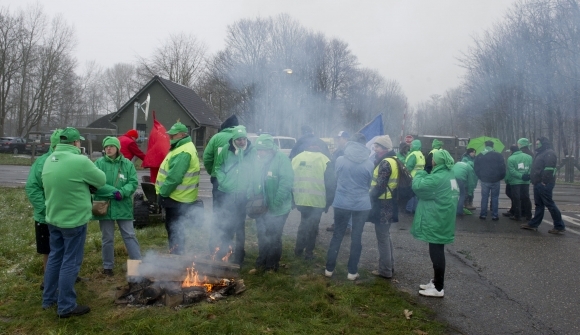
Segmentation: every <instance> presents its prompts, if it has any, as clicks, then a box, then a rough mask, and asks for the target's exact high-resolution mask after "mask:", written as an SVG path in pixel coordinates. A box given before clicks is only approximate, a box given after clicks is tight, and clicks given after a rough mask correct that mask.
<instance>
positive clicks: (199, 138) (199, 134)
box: [195, 127, 205, 147]
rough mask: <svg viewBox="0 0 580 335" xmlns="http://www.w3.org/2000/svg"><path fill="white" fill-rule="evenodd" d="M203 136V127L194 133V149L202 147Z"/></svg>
mask: <svg viewBox="0 0 580 335" xmlns="http://www.w3.org/2000/svg"><path fill="white" fill-rule="evenodd" d="M204 135H205V127H201V128H199V129H197V130H196V131H195V146H196V147H203V145H204V144H205V143H203V141H204V137H205V136H204Z"/></svg>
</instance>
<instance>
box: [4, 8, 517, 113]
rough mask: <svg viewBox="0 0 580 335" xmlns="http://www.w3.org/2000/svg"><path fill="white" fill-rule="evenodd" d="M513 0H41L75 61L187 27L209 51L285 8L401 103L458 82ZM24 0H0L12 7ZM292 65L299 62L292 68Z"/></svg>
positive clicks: (103, 57)
mask: <svg viewBox="0 0 580 335" xmlns="http://www.w3.org/2000/svg"><path fill="white" fill-rule="evenodd" d="M514 2H515V0H350V1H345V0H204V1H199V0H163V1H160V0H155V1H153V0H139V1H134V0H130V1H129V0H78V1H77V0H44V1H40V3H41V4H42V6H43V7H44V10H45V12H46V13H47V14H49V15H50V16H54V15H55V14H59V13H60V14H62V15H63V16H64V18H65V19H66V20H67V22H69V24H72V25H73V26H74V27H75V31H76V37H77V41H78V44H77V47H76V50H75V54H76V57H77V59H78V61H79V64H81V65H83V64H85V63H86V62H87V61H90V60H94V61H96V62H97V63H98V64H100V65H102V66H103V67H109V66H112V65H113V64H115V63H119V62H134V61H135V59H136V56H137V55H141V56H145V57H148V56H149V53H150V50H151V49H152V48H153V47H154V46H155V45H156V44H158V43H159V42H160V41H162V40H163V39H164V38H166V37H167V36H169V34H171V33H179V32H186V33H193V34H194V35H195V36H196V37H197V38H198V39H199V40H201V41H203V42H204V43H205V44H206V45H207V46H208V47H209V51H210V52H212V53H213V52H216V51H218V50H221V49H222V48H223V47H224V37H225V34H226V28H227V26H228V25H230V24H232V23H234V22H235V21H237V20H239V19H242V18H256V17H258V16H261V17H268V16H275V15H277V14H280V13H288V14H289V15H290V16H291V17H292V18H294V19H296V20H298V21H299V22H300V23H301V24H302V25H303V26H304V27H306V28H309V29H312V30H314V31H319V32H322V33H324V35H326V36H327V37H329V38H332V37H336V38H338V39H341V40H343V41H345V42H347V43H348V44H349V45H350V47H351V50H352V52H353V54H355V55H356V56H357V57H358V60H359V62H360V65H361V66H363V67H367V68H371V69H376V70H378V71H379V72H380V73H381V74H382V75H383V76H384V77H386V78H388V79H395V80H397V81H398V82H399V83H400V84H401V86H402V88H403V91H404V93H405V94H406V95H407V97H408V98H409V103H410V104H411V105H415V104H416V103H417V102H419V101H422V100H426V99H428V98H429V96H431V95H432V94H443V93H444V92H445V91H446V90H447V89H449V88H452V87H455V86H457V85H458V84H459V82H460V76H461V75H462V72H463V71H462V69H461V68H460V67H459V66H458V61H457V58H458V57H460V56H461V52H464V51H466V50H467V48H468V46H470V45H472V40H473V37H474V36H477V35H480V34H481V33H482V32H483V31H485V30H488V29H490V28H491V27H492V26H493V24H494V23H497V22H499V21H501V19H502V17H503V16H504V15H505V13H506V11H507V9H508V8H509V7H511V6H512V4H513V3H514ZM32 3H35V1H31V0H0V5H1V6H2V7H4V6H6V5H8V6H10V8H11V9H12V10H14V9H17V8H19V7H23V6H26V5H27V4H32ZM294 70H295V71H299V69H294Z"/></svg>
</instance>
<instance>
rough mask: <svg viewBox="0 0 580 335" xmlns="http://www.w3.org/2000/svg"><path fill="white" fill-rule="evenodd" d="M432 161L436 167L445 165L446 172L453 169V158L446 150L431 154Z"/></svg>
mask: <svg viewBox="0 0 580 335" xmlns="http://www.w3.org/2000/svg"><path fill="white" fill-rule="evenodd" d="M433 160H434V161H435V164H437V166H441V165H445V166H446V167H447V169H448V170H451V169H452V168H453V165H454V164H455V161H453V157H451V154H450V153H449V151H447V150H437V151H434V152H433Z"/></svg>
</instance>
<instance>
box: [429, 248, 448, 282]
mask: <svg viewBox="0 0 580 335" xmlns="http://www.w3.org/2000/svg"><path fill="white" fill-rule="evenodd" d="M429 256H430V257H431V262H433V273H434V274H433V284H434V285H435V288H436V289H437V291H441V290H442V289H443V286H444V283H445V244H435V243H429Z"/></svg>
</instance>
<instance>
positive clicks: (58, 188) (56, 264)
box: [42, 127, 106, 318]
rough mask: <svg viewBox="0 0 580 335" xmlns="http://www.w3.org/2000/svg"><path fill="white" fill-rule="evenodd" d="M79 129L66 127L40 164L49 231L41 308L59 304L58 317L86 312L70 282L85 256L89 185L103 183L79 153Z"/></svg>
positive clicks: (101, 173) (89, 214) (95, 185)
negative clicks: (78, 303)
mask: <svg viewBox="0 0 580 335" xmlns="http://www.w3.org/2000/svg"><path fill="white" fill-rule="evenodd" d="M81 140H84V138H83V137H81V136H80V134H79V131H78V130H77V129H75V128H72V127H68V128H65V129H64V130H63V131H62V133H61V134H60V144H57V146H56V149H55V150H54V152H53V153H52V155H50V156H49V157H48V158H47V159H46V162H45V164H44V167H43V169H42V183H43V185H44V192H45V193H44V194H45V196H46V221H47V222H48V230H49V232H50V254H49V255H48V262H47V264H46V273H45V274H44V292H43V294H42V308H44V309H46V308H50V307H51V306H53V305H54V304H56V305H57V313H58V316H59V317H60V318H68V317H71V316H78V315H83V314H86V313H88V312H90V310H91V309H90V308H89V307H88V306H82V305H77V303H76V297H77V295H76V292H75V290H74V283H75V280H76V279H77V276H78V274H79V270H80V267H81V263H82V261H83V255H84V246H85V238H86V234H87V222H88V221H89V219H90V218H91V214H92V213H91V207H92V206H91V201H90V199H91V194H90V191H89V187H94V188H97V189H98V188H100V187H103V186H104V185H105V181H106V178H105V173H104V172H103V171H101V170H99V169H98V168H97V167H96V166H95V165H94V164H93V162H91V161H90V160H89V159H88V158H87V157H85V156H83V155H81V154H80V153H81V151H80V146H81Z"/></svg>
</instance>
